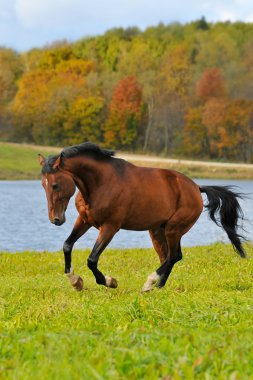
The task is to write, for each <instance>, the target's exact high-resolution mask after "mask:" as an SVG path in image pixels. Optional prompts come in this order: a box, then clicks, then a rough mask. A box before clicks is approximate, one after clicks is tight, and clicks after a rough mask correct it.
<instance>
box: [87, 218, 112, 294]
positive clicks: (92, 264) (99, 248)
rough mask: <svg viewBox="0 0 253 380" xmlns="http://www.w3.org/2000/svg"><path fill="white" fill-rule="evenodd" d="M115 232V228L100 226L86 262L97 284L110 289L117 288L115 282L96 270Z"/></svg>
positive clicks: (107, 225)
mask: <svg viewBox="0 0 253 380" xmlns="http://www.w3.org/2000/svg"><path fill="white" fill-rule="evenodd" d="M117 231H118V228H115V226H112V225H109V224H106V225H103V226H101V227H100V229H99V235H98V238H97V240H96V243H95V245H94V247H93V249H92V251H91V254H90V256H89V257H88V260H87V264H88V268H89V269H90V270H91V271H92V273H93V274H94V276H95V279H96V282H97V284H99V285H104V286H108V287H110V288H117V286H118V284H117V280H116V279H115V278H112V277H109V276H104V275H103V273H102V272H100V271H99V270H98V267H97V266H98V260H99V257H100V255H101V253H102V252H103V250H104V249H105V248H106V246H107V245H108V244H109V243H110V241H111V240H112V238H113V236H114V235H115V233H116V232H117Z"/></svg>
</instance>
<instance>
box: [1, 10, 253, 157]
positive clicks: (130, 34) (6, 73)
mask: <svg viewBox="0 0 253 380" xmlns="http://www.w3.org/2000/svg"><path fill="white" fill-rule="evenodd" d="M252 35H253V24H251V23H241V22H237V23H216V24H215V23H212V24H210V23H208V22H207V21H206V20H205V19H204V18H202V19H201V20H197V21H195V22H192V23H188V24H186V25H180V24H177V23H174V24H170V25H163V24H159V25H158V26H156V27H150V28H147V29H146V30H145V31H143V32H142V31H140V30H139V29H138V28H135V27H134V28H127V29H122V28H118V29H113V30H110V31H108V32H106V33H105V34H104V35H101V36H97V37H89V38H84V39H81V40H79V41H77V42H73V43H68V42H66V41H62V42H58V43H54V44H52V45H51V46H47V47H45V48H43V49H32V50H30V51H28V52H24V53H18V52H15V51H13V50H12V49H8V48H0V139H2V140H12V141H19V142H31V143H36V144H47V145H60V146H63V145H70V144H78V143H80V142H83V141H85V140H92V141H94V142H97V143H99V144H102V145H103V146H106V147H111V148H118V149H131V150H138V151H145V152H156V153H161V154H164V155H171V154H172V155H180V156H183V157H190V158H204V159H210V158H211V159H219V160H239V161H246V162H252V161H253V151H252V146H253V136H252V134H253V86H252V83H253V69H252V67H253V53H252V46H253V38H252Z"/></svg>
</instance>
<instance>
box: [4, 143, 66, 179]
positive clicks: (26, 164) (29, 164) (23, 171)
mask: <svg viewBox="0 0 253 380" xmlns="http://www.w3.org/2000/svg"><path fill="white" fill-rule="evenodd" d="M59 151H60V149H57V148H56V149H55V148H50V149H48V148H46V147H36V146H29V145H22V144H11V143H10V144H8V143H1V142H0V180H16V179H39V178H40V177H41V175H40V166H39V162H38V153H41V154H44V155H46V156H47V155H49V154H56V153H57V152H59Z"/></svg>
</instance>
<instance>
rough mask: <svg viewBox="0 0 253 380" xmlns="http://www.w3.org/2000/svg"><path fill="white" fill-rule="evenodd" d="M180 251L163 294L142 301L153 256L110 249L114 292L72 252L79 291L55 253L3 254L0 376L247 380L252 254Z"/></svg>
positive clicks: (105, 261)
mask: <svg viewBox="0 0 253 380" xmlns="http://www.w3.org/2000/svg"><path fill="white" fill-rule="evenodd" d="M246 250H247V252H248V259H246V260H243V259H241V258H240V257H238V256H237V255H236V254H235V253H234V252H233V251H232V249H231V247H230V246H227V245H223V244H217V245H213V246H208V247H196V248H191V249H188V248H186V249H184V259H183V260H182V261H181V262H179V263H178V264H176V266H175V268H174V270H173V272H172V274H171V276H170V278H169V280H168V283H167V285H166V287H165V288H163V289H155V290H154V291H153V292H150V293H146V294H143V293H141V288H142V285H143V283H144V282H145V280H146V277H147V275H148V274H150V273H151V272H153V271H154V269H155V268H157V266H158V259H157V257H156V255H155V254H154V253H153V251H152V250H149V249H145V250H144V249H132V250H108V251H107V252H105V253H104V254H103V256H102V257H101V260H100V268H101V269H102V271H103V272H104V273H105V274H108V275H112V276H115V278H117V280H118V283H119V287H118V288H117V289H108V288H105V287H101V286H98V285H97V284H96V283H95V280H94V278H93V276H92V274H91V273H90V272H89V270H88V269H87V268H86V266H85V265H84V264H85V263H86V259H87V255H88V252H87V251H85V252H81V251H78V252H74V255H73V256H74V258H73V262H74V268H75V272H76V273H78V274H80V275H81V276H82V277H83V279H84V284H85V288H86V289H85V290H83V291H82V292H80V293H78V292H76V291H74V290H73V288H72V287H71V286H70V284H69V282H68V279H67V278H66V277H65V275H64V274H63V273H62V272H63V257H62V254H61V253H54V254H52V253H47V252H43V253H34V252H31V253H29V252H24V253H17V254H1V255H0V260H1V276H0V378H1V379H22V380H25V379H60V380H64V379H78V380H79V379H116V380H117V379H119V380H120V379H152V380H153V379H163V380H168V379H173V380H174V379H175V380H177V379H224V380H225V379H231V380H232V379H233V380H235V379H252V378H253V343H252V336H253V285H252V275H253V261H252V257H253V247H252V245H250V246H248V247H246Z"/></svg>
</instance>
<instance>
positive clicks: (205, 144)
mask: <svg viewBox="0 0 253 380" xmlns="http://www.w3.org/2000/svg"><path fill="white" fill-rule="evenodd" d="M202 112H203V108H202V107H201V106H200V107H195V108H189V109H188V110H187V113H186V115H185V125H184V129H183V144H182V152H183V153H184V154H185V155H189V156H194V157H196V156H197V157H206V156H208V155H209V140H208V135H207V127H206V125H205V124H204V123H203V121H202Z"/></svg>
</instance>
